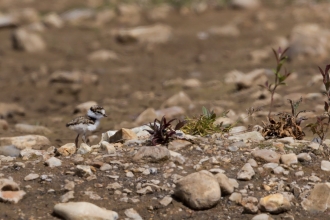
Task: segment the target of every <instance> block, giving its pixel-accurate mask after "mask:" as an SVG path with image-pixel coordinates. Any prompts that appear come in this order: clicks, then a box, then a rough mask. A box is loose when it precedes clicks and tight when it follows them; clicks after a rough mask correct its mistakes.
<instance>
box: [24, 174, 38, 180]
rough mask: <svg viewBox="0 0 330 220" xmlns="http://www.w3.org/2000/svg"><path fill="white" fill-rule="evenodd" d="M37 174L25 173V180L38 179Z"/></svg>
mask: <svg viewBox="0 0 330 220" xmlns="http://www.w3.org/2000/svg"><path fill="white" fill-rule="evenodd" d="M38 178H39V175H38V174H36V173H30V174H29V175H27V176H26V177H24V180H25V181H30V180H35V179H38Z"/></svg>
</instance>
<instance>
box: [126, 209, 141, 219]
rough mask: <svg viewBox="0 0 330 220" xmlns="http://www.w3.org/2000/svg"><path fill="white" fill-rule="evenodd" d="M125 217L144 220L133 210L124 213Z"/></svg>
mask: <svg viewBox="0 0 330 220" xmlns="http://www.w3.org/2000/svg"><path fill="white" fill-rule="evenodd" d="M124 213H125V215H126V216H127V217H128V218H129V219H132V220H143V219H142V217H141V216H140V215H139V213H138V212H137V211H135V210H134V209H133V208H130V209H126V210H125V211H124Z"/></svg>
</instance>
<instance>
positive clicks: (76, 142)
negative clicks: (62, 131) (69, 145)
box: [74, 134, 79, 148]
mask: <svg viewBox="0 0 330 220" xmlns="http://www.w3.org/2000/svg"><path fill="white" fill-rule="evenodd" d="M78 138H79V134H78V135H77V137H76V140H75V142H74V143H75V144H76V148H78V141H79V140H78Z"/></svg>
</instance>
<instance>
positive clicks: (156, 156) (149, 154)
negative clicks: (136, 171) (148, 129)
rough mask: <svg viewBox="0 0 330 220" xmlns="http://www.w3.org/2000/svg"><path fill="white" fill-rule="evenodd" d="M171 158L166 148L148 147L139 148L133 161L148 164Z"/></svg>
mask: <svg viewBox="0 0 330 220" xmlns="http://www.w3.org/2000/svg"><path fill="white" fill-rule="evenodd" d="M170 158H171V153H170V151H169V150H168V149H167V148H166V147H160V146H150V147H146V146H145V147H140V148H139V150H138V152H137V153H136V154H135V155H134V157H133V160H134V161H140V160H145V161H149V162H154V163H157V162H161V161H165V160H168V159H170Z"/></svg>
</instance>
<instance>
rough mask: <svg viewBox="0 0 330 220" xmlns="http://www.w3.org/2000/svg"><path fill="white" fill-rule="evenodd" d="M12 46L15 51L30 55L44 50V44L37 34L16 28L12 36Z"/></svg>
mask: <svg viewBox="0 0 330 220" xmlns="http://www.w3.org/2000/svg"><path fill="white" fill-rule="evenodd" d="M12 45H13V48H14V49H15V50H22V51H27V52H30V53H36V52H42V51H44V50H45V49H46V43H45V42H44V40H43V39H42V38H41V37H40V36H39V35H38V34H37V33H34V32H32V31H28V30H26V29H24V28H18V29H16V30H15V31H14V33H13V35H12Z"/></svg>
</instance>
